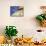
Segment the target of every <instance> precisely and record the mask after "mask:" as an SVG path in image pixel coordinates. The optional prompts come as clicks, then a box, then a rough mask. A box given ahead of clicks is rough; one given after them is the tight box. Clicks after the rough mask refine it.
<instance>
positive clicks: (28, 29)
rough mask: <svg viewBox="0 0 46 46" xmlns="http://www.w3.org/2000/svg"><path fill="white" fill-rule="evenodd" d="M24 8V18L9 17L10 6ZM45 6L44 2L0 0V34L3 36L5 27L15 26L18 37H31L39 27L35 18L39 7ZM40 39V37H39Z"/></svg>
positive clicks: (35, 0)
mask: <svg viewBox="0 0 46 46" xmlns="http://www.w3.org/2000/svg"><path fill="white" fill-rule="evenodd" d="M13 5H14V6H15V5H20V6H24V17H10V6H13ZM42 5H46V0H1V1H0V34H4V29H5V26H6V25H15V26H16V27H17V29H18V31H19V33H18V36H21V35H22V34H23V35H24V36H31V35H32V34H36V29H44V30H46V29H45V28H42V27H39V25H38V23H37V22H36V20H35V16H36V15H37V14H40V13H41V10H40V8H39V7H40V6H42ZM40 37H41V36H40Z"/></svg>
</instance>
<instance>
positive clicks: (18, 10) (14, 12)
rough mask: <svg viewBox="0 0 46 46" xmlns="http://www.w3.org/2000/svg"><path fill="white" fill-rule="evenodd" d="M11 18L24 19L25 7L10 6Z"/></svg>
mask: <svg viewBox="0 0 46 46" xmlns="http://www.w3.org/2000/svg"><path fill="white" fill-rule="evenodd" d="M10 16H13V17H23V16H24V7H23V6H10Z"/></svg>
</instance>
